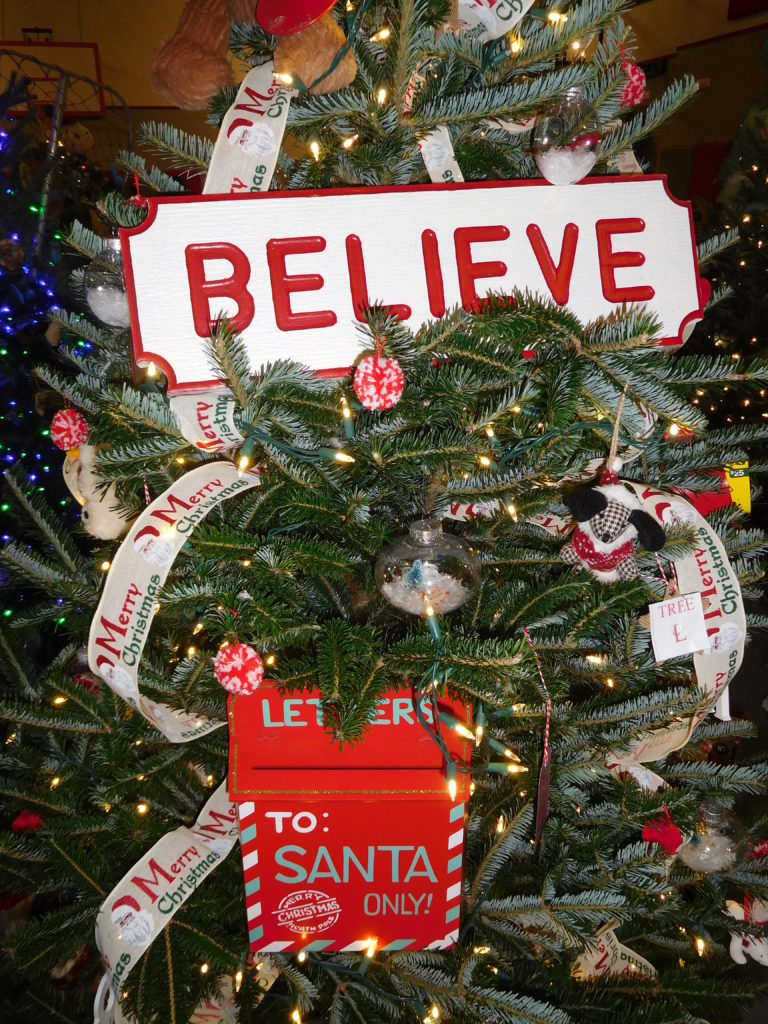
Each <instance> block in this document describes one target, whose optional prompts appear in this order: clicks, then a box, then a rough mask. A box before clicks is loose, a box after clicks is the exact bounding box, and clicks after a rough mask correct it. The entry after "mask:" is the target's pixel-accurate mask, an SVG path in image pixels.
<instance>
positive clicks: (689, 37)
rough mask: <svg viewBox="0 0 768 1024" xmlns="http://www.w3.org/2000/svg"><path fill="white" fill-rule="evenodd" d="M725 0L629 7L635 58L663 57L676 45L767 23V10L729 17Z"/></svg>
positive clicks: (655, 1)
mask: <svg viewBox="0 0 768 1024" xmlns="http://www.w3.org/2000/svg"><path fill="white" fill-rule="evenodd" d="M727 15H728V0H650V3H646V4H641V5H640V6H639V7H635V8H634V9H633V10H632V11H630V13H629V16H628V18H627V20H628V21H629V22H630V23H631V25H632V27H633V28H634V30H635V32H636V33H637V40H638V43H639V51H638V59H639V60H649V59H650V58H652V57H666V56H669V55H670V54H672V53H674V52H675V50H677V49H678V47H681V46H688V45H690V44H691V43H698V42H701V41H702V40H705V39H714V38H715V37H717V36H721V35H730V34H731V33H734V32H741V31H743V30H744V29H746V28H752V27H754V26H755V25H768V14H756V15H754V16H753V17H751V18H739V19H738V20H737V21H728V17H727Z"/></svg>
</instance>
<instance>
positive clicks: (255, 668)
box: [213, 644, 264, 697]
mask: <svg viewBox="0 0 768 1024" xmlns="http://www.w3.org/2000/svg"><path fill="white" fill-rule="evenodd" d="M213 668H214V672H215V673H216V678H217V679H218V681H219V682H220V683H221V685H222V686H223V687H224V689H225V690H226V691H227V692H228V693H236V694H238V695H241V696H244V697H247V696H249V695H250V694H252V693H255V691H256V688H257V687H258V685H259V683H260V682H261V681H262V679H263V678H264V665H263V664H262V661H261V658H260V657H259V655H258V654H257V653H256V651H254V649H253V648H252V647H249V646H248V644H232V645H231V646H229V647H222V649H221V650H220V651H219V653H218V654H217V655H216V657H215V658H214V659H213Z"/></svg>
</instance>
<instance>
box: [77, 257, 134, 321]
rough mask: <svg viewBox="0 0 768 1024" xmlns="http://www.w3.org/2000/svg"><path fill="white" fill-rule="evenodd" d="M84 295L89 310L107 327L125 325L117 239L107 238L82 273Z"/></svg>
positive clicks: (126, 310) (123, 280)
mask: <svg viewBox="0 0 768 1024" xmlns="http://www.w3.org/2000/svg"><path fill="white" fill-rule="evenodd" d="M83 287H84V288H85V298H86V300H87V302H88V305H89V306H90V307H91V310H92V312H93V313H95V314H96V316H97V317H98V318H99V320H101V322H102V323H104V324H108V325H109V326H110V327H128V325H129V324H130V322H131V318H130V314H129V312H128V297H127V296H126V294H125V277H124V275H123V258H122V255H121V252H120V241H119V240H118V239H117V238H107V239H105V241H104V245H103V246H102V249H101V252H100V253H99V255H98V256H96V257H95V258H94V259H93V261H92V262H91V265H90V266H89V267H88V269H87V270H86V272H85V274H84V275H83Z"/></svg>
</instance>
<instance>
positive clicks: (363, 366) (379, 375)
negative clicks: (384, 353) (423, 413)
mask: <svg viewBox="0 0 768 1024" xmlns="http://www.w3.org/2000/svg"><path fill="white" fill-rule="evenodd" d="M352 383H353V386H354V388H355V394H356V395H357V398H358V401H359V402H360V404H361V405H362V406H363V407H364V408H366V409H370V411H371V412H385V411H386V410H387V409H391V408H393V406H395V405H397V403H398V402H399V401H400V399H401V398H402V396H403V388H404V387H405V374H404V373H403V371H402V369H401V368H400V363H398V361H397V360H396V359H382V358H381V356H380V355H378V354H375V353H374V354H372V355H370V356H366V357H365V358H364V359H361V360H360V362H359V363H358V364H357V369H356V370H355V377H354V380H353V382H352Z"/></svg>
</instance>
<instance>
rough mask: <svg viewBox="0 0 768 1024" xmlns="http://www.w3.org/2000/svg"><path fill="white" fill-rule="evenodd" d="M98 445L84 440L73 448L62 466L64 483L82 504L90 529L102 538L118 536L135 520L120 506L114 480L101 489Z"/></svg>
mask: <svg viewBox="0 0 768 1024" xmlns="http://www.w3.org/2000/svg"><path fill="white" fill-rule="evenodd" d="M95 463H96V448H95V446H94V445H91V444H81V445H80V446H79V448H72V449H70V450H69V451H68V452H67V454H66V457H65V459H64V466H63V467H62V470H63V473H64V483H65V484H66V485H67V487H68V489H69V491H70V493H71V494H72V496H73V497H74V498H75V500H76V501H77V502H78V503H79V504H80V505H82V507H83V508H82V512H81V513H80V522H81V523H82V526H83V529H84V530H85V532H86V533H88V534H90V535H91V537H96V538H97V539H98V540H117V538H118V537H120V536H121V535H122V534H123V533H125V531H126V530H127V529H128V527H129V526H130V523H131V520H130V518H129V517H127V516H126V515H125V513H124V512H121V511H120V510H119V507H118V506H119V499H118V497H117V494H116V493H115V487H114V484H111V485H110V486H109V487H108V488H107V490H106V491H100V490H99V489H98V485H99V483H100V482H101V481H100V480H99V477H98V476H97V475H96V470H95Z"/></svg>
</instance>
